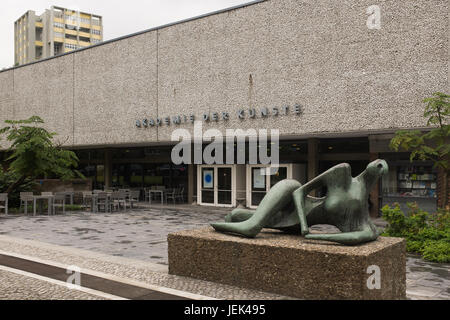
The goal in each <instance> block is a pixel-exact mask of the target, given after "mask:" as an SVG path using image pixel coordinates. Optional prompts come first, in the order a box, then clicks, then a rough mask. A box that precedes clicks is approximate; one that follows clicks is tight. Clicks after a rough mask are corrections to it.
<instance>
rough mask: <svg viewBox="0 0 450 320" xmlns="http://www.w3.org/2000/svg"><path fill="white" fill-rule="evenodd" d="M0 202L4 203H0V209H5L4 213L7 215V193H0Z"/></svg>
mask: <svg viewBox="0 0 450 320" xmlns="http://www.w3.org/2000/svg"><path fill="white" fill-rule="evenodd" d="M0 202H3V203H4V205H3V206H2V205H0V209H5V215H8V194H7V193H0Z"/></svg>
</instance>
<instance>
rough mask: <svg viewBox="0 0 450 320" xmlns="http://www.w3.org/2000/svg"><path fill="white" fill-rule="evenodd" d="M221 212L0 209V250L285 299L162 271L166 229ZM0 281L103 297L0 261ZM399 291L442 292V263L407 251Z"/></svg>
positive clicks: (43, 293)
mask: <svg viewBox="0 0 450 320" xmlns="http://www.w3.org/2000/svg"><path fill="white" fill-rule="evenodd" d="M227 212H228V210H227V209H221V208H203V207H198V206H178V207H170V206H169V207H165V208H163V209H161V208H160V207H158V206H154V207H150V206H148V205H145V204H141V205H140V208H139V209H135V210H133V211H128V212H123V213H114V214H105V213H97V214H91V213H90V212H77V213H68V214H66V215H58V216H51V217H48V216H36V217H32V216H24V215H20V216H9V217H4V216H2V217H1V218H0V221H1V223H0V251H3V252H8V253H11V252H12V253H14V254H19V255H23V256H32V257H35V258H38V259H43V260H44V261H52V262H56V263H60V264H64V265H75V266H79V267H81V268H86V269H88V270H94V271H97V272H102V273H103V274H104V276H105V277H108V276H115V277H120V278H121V279H132V280H134V281H138V282H139V283H141V284H143V285H145V284H147V285H156V286H161V287H164V288H172V289H175V290H180V291H182V292H187V293H191V294H197V295H201V296H204V297H207V298H217V299H290V298H289V297H285V296H280V295H275V294H270V293H264V292H259V291H254V290H247V289H241V288H236V287H232V286H227V285H220V284H216V283H211V282H207V281H201V280H195V279H188V278H184V277H178V276H173V275H169V274H168V269H167V235H168V234H169V233H172V232H175V231H179V230H186V229H194V228H198V227H204V226H206V225H208V224H209V223H210V222H213V221H221V220H222V219H223V217H224V215H225V214H226V213H227ZM375 223H376V224H377V225H378V226H379V227H382V226H383V225H384V223H383V221H382V220H377V221H375ZM332 228H333V227H331V226H315V227H314V228H312V229H313V232H330V231H333V229H332ZM19 279H20V281H18V280H19ZM18 283H19V284H20V285H17V284H18ZM0 286H1V288H0V292H1V293H0V298H1V299H55V298H58V299H59V298H60V297H64V299H108V297H105V296H99V295H96V294H92V293H87V292H80V291H77V290H69V289H67V288H65V287H61V286H58V285H55V284H52V283H48V282H46V281H43V280H40V279H35V278H30V277H28V276H25V275H18V274H14V273H11V272H9V271H7V270H3V269H2V270H0ZM407 297H408V298H409V299H420V300H422V299H441V300H446V299H449V298H450V274H449V265H448V264H436V263H428V262H425V261H423V260H422V259H421V258H419V257H417V256H413V255H408V258H407Z"/></svg>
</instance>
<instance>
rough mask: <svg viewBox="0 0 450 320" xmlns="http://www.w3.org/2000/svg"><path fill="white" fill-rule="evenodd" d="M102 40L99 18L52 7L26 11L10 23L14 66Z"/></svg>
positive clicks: (100, 18)
mask: <svg viewBox="0 0 450 320" xmlns="http://www.w3.org/2000/svg"><path fill="white" fill-rule="evenodd" d="M101 41H103V25H102V17H101V16H98V15H94V14H91V13H86V12H79V11H74V10H70V9H65V8H61V7H55V6H52V7H51V8H50V9H47V10H45V12H44V13H43V14H42V15H40V16H37V15H36V13H35V12H34V11H31V10H29V11H27V12H26V13H25V14H24V15H23V16H22V17H20V18H19V19H18V20H17V21H16V22H15V23H14V43H15V45H14V49H15V65H22V64H26V63H30V62H34V61H37V60H41V59H45V58H48V57H52V56H55V55H59V54H62V53H66V52H69V51H72V50H75V49H79V48H84V47H88V46H91V45H93V44H96V43H99V42H101Z"/></svg>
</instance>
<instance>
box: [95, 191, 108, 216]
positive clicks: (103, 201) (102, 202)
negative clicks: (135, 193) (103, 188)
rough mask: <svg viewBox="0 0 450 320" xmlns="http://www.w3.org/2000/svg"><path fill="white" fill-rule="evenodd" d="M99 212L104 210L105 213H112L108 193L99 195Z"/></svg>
mask: <svg viewBox="0 0 450 320" xmlns="http://www.w3.org/2000/svg"><path fill="white" fill-rule="evenodd" d="M96 206H97V211H100V208H103V209H104V211H105V212H111V202H110V201H109V197H108V194H107V193H106V192H99V193H97V204H96Z"/></svg>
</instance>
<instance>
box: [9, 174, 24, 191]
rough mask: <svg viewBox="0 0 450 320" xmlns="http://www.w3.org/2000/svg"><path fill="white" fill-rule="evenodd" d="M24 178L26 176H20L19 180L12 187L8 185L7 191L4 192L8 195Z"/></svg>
mask: <svg viewBox="0 0 450 320" xmlns="http://www.w3.org/2000/svg"><path fill="white" fill-rule="evenodd" d="M26 178H27V176H25V175H23V176H21V177H20V179H19V180H17V181H16V182H14V183H13V184H12V185H10V186H9V187H8V189H7V190H6V193H8V194H10V193H11V192H12V191H13V190H14V189H16V188H17V187H18V186H20V185H21V184H22V183H23V182H24V181H25V179H26Z"/></svg>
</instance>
